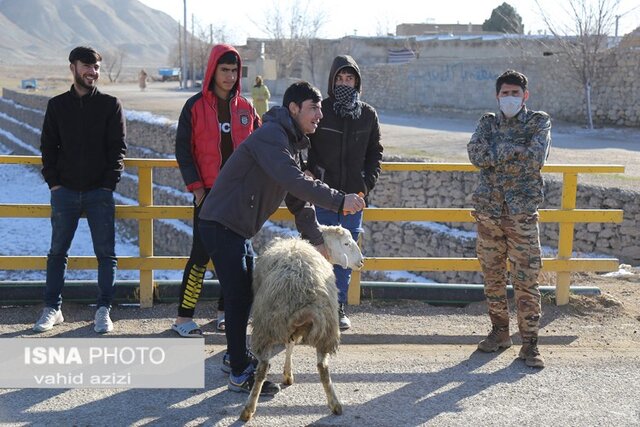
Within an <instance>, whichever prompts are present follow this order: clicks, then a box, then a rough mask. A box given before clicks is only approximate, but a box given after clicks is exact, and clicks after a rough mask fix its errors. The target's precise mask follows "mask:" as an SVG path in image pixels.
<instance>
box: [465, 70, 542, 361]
mask: <svg viewBox="0 0 640 427" xmlns="http://www.w3.org/2000/svg"><path fill="white" fill-rule="evenodd" d="M496 98H497V100H498V105H499V107H500V112H499V113H498V114H493V113H486V114H484V115H483V116H482V117H481V118H480V120H479V122H478V125H477V128H476V131H475V132H474V134H473V136H472V137H471V141H469V144H468V145H467V151H468V153H469V159H470V160H471V163H473V164H474V165H475V166H477V167H478V168H480V182H479V184H478V188H477V189H476V191H475V193H474V195H473V201H474V207H475V212H474V213H473V216H474V217H475V219H476V221H477V224H478V241H477V252H478V259H479V260H480V264H481V266H482V272H483V274H484V283H485V284H484V291H485V296H486V298H487V305H488V307H489V318H490V319H491V323H492V329H491V332H490V333H489V335H488V336H487V338H486V339H484V340H482V341H481V342H480V343H479V344H478V349H479V350H481V351H484V352H494V351H497V350H499V349H500V348H507V347H510V346H511V345H512V344H513V343H512V341H511V336H510V334H509V311H508V307H507V289H506V287H507V282H508V277H509V276H508V275H507V274H508V273H507V265H506V261H507V258H508V259H509V262H510V270H511V271H510V279H511V282H512V284H513V288H514V292H515V301H516V306H517V311H518V328H519V329H520V336H521V337H522V348H521V350H520V353H519V357H520V358H521V359H523V360H524V361H525V363H526V364H527V365H528V366H533V367H537V368H542V367H544V359H543V358H542V356H540V352H539V351H538V329H539V321H540V312H541V308H540V290H539V287H538V274H539V272H540V267H541V249H540V236H539V230H538V205H539V204H540V203H541V202H542V200H543V180H542V175H541V173H540V169H542V166H543V165H544V162H545V160H546V159H547V156H548V155H549V147H550V145H551V120H550V118H549V115H548V114H546V113H544V112H542V111H530V110H528V109H527V107H526V106H525V104H524V103H525V101H526V100H527V99H528V98H529V91H528V90H527V78H526V76H524V74H521V73H519V72H517V71H513V70H507V71H505V72H504V73H503V74H502V75H501V76H500V77H498V79H497V80H496Z"/></svg>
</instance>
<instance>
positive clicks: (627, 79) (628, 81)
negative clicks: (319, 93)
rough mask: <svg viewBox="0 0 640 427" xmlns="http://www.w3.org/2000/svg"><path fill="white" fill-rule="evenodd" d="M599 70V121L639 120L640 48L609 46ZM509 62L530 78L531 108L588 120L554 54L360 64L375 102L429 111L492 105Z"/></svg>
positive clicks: (580, 95) (579, 89)
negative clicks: (500, 76) (496, 87)
mask: <svg viewBox="0 0 640 427" xmlns="http://www.w3.org/2000/svg"><path fill="white" fill-rule="evenodd" d="M601 63H602V70H603V72H602V75H601V76H600V78H599V79H598V80H597V81H596V82H595V83H594V84H593V88H592V94H591V97H592V104H593V105H592V106H593V112H594V122H595V123H596V124H598V125H622V126H632V127H639V126H640V103H638V102H637V100H638V99H640V79H638V78H637V75H638V69H639V68H640V51H637V50H625V51H615V50H612V51H610V52H609V53H607V54H606V55H605V56H603V57H602V59H601ZM507 68H515V69H517V70H519V71H522V72H523V73H525V74H526V75H527V76H528V77H529V80H530V84H529V89H530V93H531V96H530V98H529V101H528V102H527V105H528V106H529V107H530V108H531V109H535V110H543V111H546V112H548V113H549V114H550V115H551V117H552V118H555V119H562V120H567V121H571V122H576V123H586V105H585V99H586V98H585V92H584V88H583V86H582V85H581V84H580V82H579V81H578V80H577V79H576V77H574V73H572V72H571V71H570V70H568V69H567V68H566V63H565V61H562V60H561V59H560V56H558V55H551V56H540V57H528V58H518V57H503V58H500V57H497V58H490V59H482V58H479V57H475V58H473V59H464V58H424V57H421V58H420V59H419V60H416V61H414V62H411V63H407V64H399V65H397V64H376V65H367V66H363V67H362V74H363V81H364V82H365V86H364V87H365V90H364V93H363V99H364V100H365V101H367V102H369V103H371V104H372V105H374V106H375V107H377V108H382V109H388V110H399V111H408V112H411V113H429V112H430V111H452V112H476V113H480V112H483V111H494V110H496V109H497V106H496V102H495V86H494V83H495V79H496V77H497V76H498V75H500V74H501V73H502V72H503V71H504V70H505V69H507Z"/></svg>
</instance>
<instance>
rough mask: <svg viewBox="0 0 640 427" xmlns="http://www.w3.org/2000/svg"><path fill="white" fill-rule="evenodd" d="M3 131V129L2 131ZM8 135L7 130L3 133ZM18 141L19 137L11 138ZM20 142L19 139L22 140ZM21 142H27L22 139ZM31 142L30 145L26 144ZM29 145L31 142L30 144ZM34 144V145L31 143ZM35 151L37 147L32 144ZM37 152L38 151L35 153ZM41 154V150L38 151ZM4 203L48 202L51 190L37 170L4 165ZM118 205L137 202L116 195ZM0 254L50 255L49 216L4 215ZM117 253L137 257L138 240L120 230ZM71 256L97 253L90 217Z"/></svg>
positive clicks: (0, 149)
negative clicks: (129, 238)
mask: <svg viewBox="0 0 640 427" xmlns="http://www.w3.org/2000/svg"><path fill="white" fill-rule="evenodd" d="M0 132H3V131H0ZM3 134H5V135H6V132H3ZM11 140H12V141H13V142H16V140H17V138H15V137H14V138H11ZM18 141H19V140H18ZM20 143H21V144H19V145H21V146H22V144H24V143H23V142H22V141H20ZM25 145H27V144H25ZM27 146H28V145H27ZM29 147H30V146H29ZM31 149H32V150H33V147H31ZM9 152H10V150H9V149H8V148H7V147H6V146H4V145H2V144H0V154H8V153H9ZM34 154H35V153H34ZM38 154H39V153H38ZM0 182H2V183H3V185H2V186H0V203H16V204H20V203H28V204H48V203H49V200H50V192H49V189H48V187H47V185H46V183H45V182H44V180H43V179H42V176H41V175H40V174H39V173H38V171H37V169H35V168H33V167H29V166H23V165H2V167H0ZM115 196H116V200H117V203H118V204H122V203H127V204H132V203H135V201H133V200H130V199H126V198H124V197H122V196H120V195H119V194H117V193H116V194H115ZM174 222H175V225H176V226H181V227H183V228H184V229H186V230H185V231H188V232H191V228H190V227H188V226H186V225H184V223H182V222H180V221H177V220H176V221H171V223H174ZM0 241H1V242H2V245H0V254H1V255H46V254H47V252H48V251H49V246H50V244H51V223H50V221H49V218H0ZM116 254H117V255H118V256H137V255H139V251H138V247H137V245H136V244H135V242H132V241H130V240H128V239H126V238H125V237H124V236H122V235H121V233H118V232H117V231H116ZM69 255H71V256H93V255H94V253H93V245H92V243H91V234H90V231H89V226H88V225H87V220H86V219H84V218H83V219H81V220H80V224H79V225H78V230H77V231H76V235H75V238H74V239H73V243H72V244H71V249H70V250H69ZM138 277H139V272H138V271H134V270H119V271H118V274H117V278H118V279H122V280H126V279H130V280H135V279H138ZM155 277H156V279H169V280H180V279H181V278H182V272H181V271H156V272H155ZM44 278H45V272H44V271H31V270H30V271H19V270H7V271H0V280H44ZM67 278H68V279H85V280H87V279H91V280H94V279H95V278H96V272H95V271H94V270H69V271H68V273H67Z"/></svg>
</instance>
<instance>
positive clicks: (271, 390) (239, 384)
mask: <svg viewBox="0 0 640 427" xmlns="http://www.w3.org/2000/svg"><path fill="white" fill-rule="evenodd" d="M255 371H256V368H255V367H254V366H253V365H252V364H251V363H249V365H248V366H247V367H246V368H245V370H244V371H243V372H242V373H241V374H240V375H238V376H235V375H233V373H231V374H229V385H228V386H227V387H228V388H229V390H231V391H235V392H237V393H251V389H252V388H253V383H254V382H255ZM279 391H280V386H279V385H278V384H274V383H272V382H271V381H267V380H265V381H264V382H263V383H262V389H261V390H260V395H261V396H273V395H274V394H276V393H278V392H279Z"/></svg>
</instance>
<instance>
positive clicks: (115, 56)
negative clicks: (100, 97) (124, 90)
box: [102, 48, 127, 83]
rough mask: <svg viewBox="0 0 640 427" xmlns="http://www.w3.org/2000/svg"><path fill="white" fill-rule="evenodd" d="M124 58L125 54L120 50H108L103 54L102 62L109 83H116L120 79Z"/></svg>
mask: <svg viewBox="0 0 640 427" xmlns="http://www.w3.org/2000/svg"><path fill="white" fill-rule="evenodd" d="M126 56H127V53H126V52H125V51H124V49H122V48H113V49H108V50H107V51H105V52H104V55H103V60H102V62H103V64H104V69H105V70H106V71H107V77H109V81H110V82H111V83H116V82H117V81H118V79H119V78H120V73H121V72H122V65H123V63H124V58H125V57H126Z"/></svg>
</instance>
